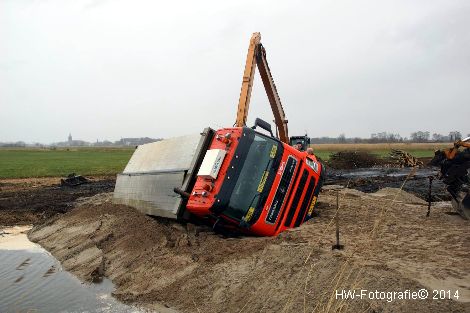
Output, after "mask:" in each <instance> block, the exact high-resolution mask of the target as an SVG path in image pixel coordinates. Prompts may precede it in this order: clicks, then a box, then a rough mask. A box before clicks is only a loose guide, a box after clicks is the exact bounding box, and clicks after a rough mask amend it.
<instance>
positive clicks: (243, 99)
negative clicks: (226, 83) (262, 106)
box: [235, 33, 261, 127]
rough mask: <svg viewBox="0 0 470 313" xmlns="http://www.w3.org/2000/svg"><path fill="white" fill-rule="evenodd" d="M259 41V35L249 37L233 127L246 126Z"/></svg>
mask: <svg viewBox="0 0 470 313" xmlns="http://www.w3.org/2000/svg"><path fill="white" fill-rule="evenodd" d="M260 41H261V34H260V33H254V34H253V35H252V36H251V40H250V46H249V47H248V54H247V56H246V63H245V71H244V72H243V80H242V89H241V91H240V100H239V101H238V111H237V121H236V122H235V126H237V127H243V126H245V125H246V118H247V116H248V109H249V107H250V98H251V89H252V87H253V79H254V77H255V68H256V62H255V57H256V49H257V47H258V45H259V43H260Z"/></svg>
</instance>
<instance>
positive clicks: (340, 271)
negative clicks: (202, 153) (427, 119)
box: [0, 170, 470, 312]
mask: <svg viewBox="0 0 470 313" xmlns="http://www.w3.org/2000/svg"><path fill="white" fill-rule="evenodd" d="M357 171H358V172H359V173H353V172H354V171H341V170H340V171H337V172H333V173H332V172H331V171H330V172H329V174H330V175H329V179H328V181H327V183H329V184H341V185H343V186H345V185H347V186H349V187H354V188H356V189H358V190H353V189H346V190H344V191H342V192H341V193H340V204H341V209H340V232H341V243H342V244H344V246H345V249H344V250H342V251H332V250H331V246H332V244H333V243H334V223H333V217H334V215H335V212H336V193H335V191H333V190H331V187H325V188H324V190H323V191H322V193H321V194H320V198H319V199H320V202H319V203H318V206H317V208H316V211H317V216H316V217H315V218H314V219H312V220H310V221H309V222H307V223H306V224H304V225H303V226H302V227H300V228H297V229H294V230H291V231H288V232H285V233H283V234H281V235H280V236H278V237H276V238H254V237H243V238H223V237H221V236H219V235H216V234H214V233H213V232H212V231H210V230H209V229H207V228H205V227H202V226H194V225H192V224H187V225H180V224H176V223H174V222H171V221H168V220H164V219H155V218H151V217H148V216H145V215H143V214H141V213H139V212H137V211H135V210H134V209H132V208H129V207H126V206H121V205H113V204H112V203H111V198H112V194H111V193H110V192H112V190H113V188H114V179H113V178H109V177H99V178H94V179H92V180H93V182H92V183H91V184H87V185H82V186H79V187H59V182H60V179H57V178H51V179H29V180H28V179H25V180H1V181H0V225H13V224H16V225H18V224H31V223H32V224H35V225H36V226H35V227H34V229H33V230H32V231H31V232H30V234H29V236H30V238H31V239H32V240H33V241H35V242H38V243H39V244H41V245H42V246H43V247H45V248H46V249H47V250H49V251H50V252H51V253H52V254H53V255H54V256H55V257H56V258H57V259H59V260H60V261H61V262H62V264H63V266H64V268H65V269H67V270H69V271H71V272H72V273H74V274H75V275H76V276H77V277H79V278H80V279H82V280H84V281H88V282H93V281H95V282H96V281H99V280H100V279H102V277H104V276H107V277H109V278H110V279H112V281H113V282H114V283H115V285H116V291H115V293H114V295H115V296H116V297H117V298H118V299H120V300H122V301H125V302H130V303H134V304H138V305H141V306H144V307H146V308H149V309H155V310H158V311H162V305H163V306H164V308H166V309H165V310H168V311H172V310H175V311H180V312H262V311H264V312H298V311H305V312H306V311H308V312H420V311H429V312H469V311H470V262H469V261H470V232H469V230H470V224H469V222H468V221H464V220H462V219H461V218H460V217H459V216H456V215H454V214H453V213H452V208H451V206H450V203H449V202H445V201H442V202H434V203H433V206H432V209H431V216H430V217H429V218H426V217H425V214H426V211H427V206H426V203H425V201H424V200H423V199H425V198H426V193H427V176H428V172H426V171H422V172H420V173H419V174H418V175H416V176H415V177H409V179H408V180H407V182H406V184H405V187H404V189H405V190H410V191H413V194H411V193H406V192H399V190H398V189H393V188H385V189H382V188H384V187H400V186H401V185H402V184H403V181H404V180H405V177H406V174H407V172H406V170H404V172H403V173H402V172H400V170H397V171H398V172H397V171H396V170H392V173H390V172H387V171H389V170H386V171H385V170H384V171H379V172H378V175H377V172H374V173H371V172H370V171H369V170H366V173H365V174H364V173H360V171H361V170H357ZM367 171H369V172H367ZM393 171H395V172H393ZM384 173H385V174H384ZM382 174H384V175H382ZM390 174H391V175H390ZM408 187H409V188H408ZM379 189H382V190H379ZM434 189H435V190H436V193H435V194H436V195H437V196H436V197H439V199H440V197H441V196H443V197H445V196H446V193H445V190H444V191H442V190H443V186H440V185H439V184H438V183H437V184H436V183H435V182H434V185H433V191H434ZM359 190H365V191H368V192H369V193H362V192H361V191H359ZM377 190H379V192H376V191H377ZM398 192H399V193H398ZM440 193H441V194H440ZM436 199H438V198H435V199H434V200H436ZM422 288H426V289H428V290H429V292H430V297H431V298H432V290H433V289H443V290H451V291H452V296H453V295H454V294H455V290H458V291H459V296H460V297H459V299H453V300H432V299H426V300H395V301H391V302H387V300H370V299H365V298H363V299H355V300H345V299H344V300H341V299H339V298H338V299H337V298H336V296H335V291H336V290H339V291H340V290H342V289H345V290H346V289H347V290H349V289H356V290H360V289H367V290H369V291H371V290H372V291H375V290H379V291H385V292H393V291H397V292H399V291H405V290H411V291H418V290H419V289H422ZM457 300H458V301H457ZM462 301H463V302H462Z"/></svg>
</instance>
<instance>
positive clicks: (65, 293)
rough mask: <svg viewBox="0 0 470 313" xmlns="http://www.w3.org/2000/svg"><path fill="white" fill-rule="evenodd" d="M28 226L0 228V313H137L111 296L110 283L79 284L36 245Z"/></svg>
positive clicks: (111, 287)
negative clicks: (28, 235) (32, 240)
mask: <svg viewBox="0 0 470 313" xmlns="http://www.w3.org/2000/svg"><path fill="white" fill-rule="evenodd" d="M27 229H28V228H24V227H22V228H20V227H8V228H0V264H1V266H0V312H139V310H138V309H136V308H133V307H130V306H127V305H125V304H122V303H120V302H118V301H117V300H115V299H114V298H113V297H112V296H111V292H112V291H113V288H114V287H113V284H112V283H111V281H109V280H106V279H105V280H104V281H103V282H102V283H100V284H82V283H81V282H80V281H79V280H78V279H77V278H75V277H74V276H73V275H71V274H70V273H68V272H66V271H63V270H62V268H61V266H60V263H59V262H58V261H57V260H56V259H55V258H54V257H53V256H51V255H50V254H49V253H48V252H47V251H46V250H44V249H42V248H41V247H40V246H39V245H36V244H34V243H32V242H30V241H29V240H28V239H27V237H26V235H25V234H24V231H25V230H27Z"/></svg>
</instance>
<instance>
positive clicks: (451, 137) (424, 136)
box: [311, 130, 470, 144]
mask: <svg viewBox="0 0 470 313" xmlns="http://www.w3.org/2000/svg"><path fill="white" fill-rule="evenodd" d="M466 137H470V133H469V134H467V136H466ZM462 138H463V136H462V133H461V132H459V131H456V130H454V131H451V132H449V134H447V135H444V134H439V133H433V134H432V135H431V133H430V132H429V131H416V132H412V133H411V134H410V137H402V136H401V135H400V134H396V133H389V132H379V133H373V134H371V135H370V137H369V138H361V137H346V135H345V134H344V133H343V134H340V135H339V136H338V137H315V138H312V139H311V142H312V143H317V144H318V143H399V142H454V141H456V140H459V139H462Z"/></svg>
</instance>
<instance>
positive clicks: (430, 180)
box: [426, 176, 434, 217]
mask: <svg viewBox="0 0 470 313" xmlns="http://www.w3.org/2000/svg"><path fill="white" fill-rule="evenodd" d="M428 178H429V190H428V213H426V217H429V215H430V214H431V194H432V180H433V179H434V177H433V176H429V177H428Z"/></svg>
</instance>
